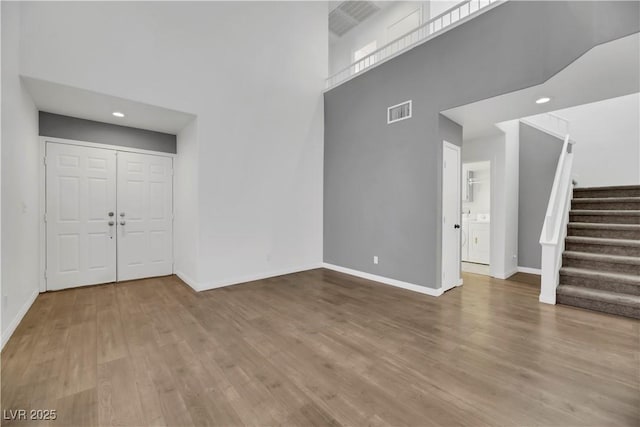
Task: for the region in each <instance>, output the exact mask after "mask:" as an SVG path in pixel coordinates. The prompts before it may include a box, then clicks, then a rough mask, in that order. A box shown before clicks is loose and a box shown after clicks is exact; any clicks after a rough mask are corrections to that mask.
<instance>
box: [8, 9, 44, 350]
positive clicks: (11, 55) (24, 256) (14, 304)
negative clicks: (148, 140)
mask: <svg viewBox="0 0 640 427" xmlns="http://www.w3.org/2000/svg"><path fill="white" fill-rule="evenodd" d="M1 7H2V180H1V181H2V226H1V227H2V263H1V264H2V267H1V271H2V282H1V288H2V289H1V291H2V292H1V293H2V320H1V322H2V325H1V329H2V346H4V344H5V343H6V341H7V340H8V339H9V337H10V336H11V334H12V333H13V330H14V329H15V327H16V326H17V324H18V322H19V321H20V320H21V318H22V316H23V315H24V314H25V313H26V310H27V309H28V308H29V307H30V305H31V303H32V302H33V300H34V298H35V297H36V296H37V293H38V289H39V274H38V271H39V268H40V267H39V255H38V254H39V249H38V248H39V232H38V227H39V220H38V216H39V211H38V191H39V187H38V177H39V166H40V159H39V152H38V112H37V110H36V108H35V105H34V104H33V101H32V100H31V98H30V96H29V95H28V93H27V91H26V89H25V88H24V87H23V86H22V82H21V81H20V77H19V75H18V72H19V68H18V67H19V48H20V41H19V35H20V28H19V23H20V5H19V3H14V2H2V6H1Z"/></svg>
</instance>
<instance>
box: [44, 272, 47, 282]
mask: <svg viewBox="0 0 640 427" xmlns="http://www.w3.org/2000/svg"><path fill="white" fill-rule="evenodd" d="M44 279H45V280H47V270H45V271H44Z"/></svg>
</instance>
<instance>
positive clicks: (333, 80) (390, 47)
mask: <svg viewBox="0 0 640 427" xmlns="http://www.w3.org/2000/svg"><path fill="white" fill-rule="evenodd" d="M502 3H504V1H499V0H464V1H462V2H460V3H458V4H456V5H455V6H453V7H451V8H449V9H447V10H445V11H444V12H442V13H441V14H439V15H437V16H435V17H433V18H431V19H429V20H428V21H427V22H425V23H424V24H422V25H420V26H418V27H416V28H414V29H413V30H411V31H409V32H408V33H406V34H405V35H403V36H400V37H398V38H397V39H395V40H393V41H391V42H389V43H387V44H386V45H384V46H382V47H381V48H380V49H377V50H375V51H373V52H371V53H370V54H369V55H367V56H364V57H362V58H360V59H358V60H357V61H355V62H353V63H352V64H351V65H349V66H348V67H345V68H343V69H342V70H340V71H338V72H337V73H335V74H333V75H332V76H330V77H329V78H328V79H327V81H326V88H327V89H331V88H332V87H335V86H337V85H339V84H341V83H344V82H345V81H347V80H349V79H350V78H352V77H354V76H355V75H357V74H360V73H362V72H364V71H366V70H368V69H369V68H371V67H372V66H375V65H379V64H381V63H382V62H385V61H387V60H389V59H391V58H393V57H395V56H397V55H399V54H401V53H402V52H405V51H407V50H409V49H411V48H413V47H415V46H417V45H419V44H421V43H424V42H425V41H427V40H429V39H431V38H433V37H435V36H437V35H439V34H441V33H443V32H445V31H447V30H450V29H451V28H453V27H455V26H457V25H459V24H461V23H463V22H465V21H468V20H469V19H472V18H473V17H475V16H477V15H479V14H480V13H484V12H486V11H487V10H489V9H490V8H491V7H494V6H497V5H499V4H502Z"/></svg>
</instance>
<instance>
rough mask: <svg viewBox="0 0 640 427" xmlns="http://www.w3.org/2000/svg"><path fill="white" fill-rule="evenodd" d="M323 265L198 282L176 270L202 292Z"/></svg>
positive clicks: (184, 279) (194, 288)
mask: <svg viewBox="0 0 640 427" xmlns="http://www.w3.org/2000/svg"><path fill="white" fill-rule="evenodd" d="M321 267H322V264H321V263H314V264H308V265H303V266H298V267H290V268H284V269H280V270H273V271H269V272H265V273H258V274H250V275H247V276H239V277H235V278H232V279H224V280H218V281H213V282H205V283H198V282H196V281H195V280H192V279H190V278H189V277H188V276H186V275H185V274H184V273H182V272H178V271H176V275H177V276H178V277H179V278H180V279H181V280H182V281H183V282H185V283H186V284H187V285H189V286H191V288H193V290H194V291H196V292H202V291H209V290H212V289H217V288H224V287H226V286H233V285H240V284H242V283H247V282H253V281H256V280H263V279H269V278H271V277H277V276H283V275H285V274H293V273H299V272H301V271H307V270H313V269H316V268H321Z"/></svg>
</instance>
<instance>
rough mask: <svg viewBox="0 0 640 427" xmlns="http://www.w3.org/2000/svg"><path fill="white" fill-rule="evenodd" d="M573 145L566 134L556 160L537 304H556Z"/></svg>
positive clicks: (570, 189) (542, 242)
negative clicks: (538, 301) (538, 302)
mask: <svg viewBox="0 0 640 427" xmlns="http://www.w3.org/2000/svg"><path fill="white" fill-rule="evenodd" d="M573 145H574V141H571V139H570V138H569V134H567V135H566V136H565V138H564V143H563V144H562V152H561V153H560V157H559V159H558V166H557V167H556V173H555V177H554V179H553V186H552V188H551V195H550V197H549V204H548V205H547V212H546V214H545V218H544V224H543V226H542V232H541V234H540V245H541V246H542V265H541V273H542V274H541V276H542V277H541V286H540V302H544V303H547V304H555V303H556V288H557V287H558V282H559V278H560V267H561V265H562V253H563V252H564V239H565V237H566V234H567V224H568V222H569V210H570V208H571V199H572V198H573V179H572V178H571V171H572V168H573Z"/></svg>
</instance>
